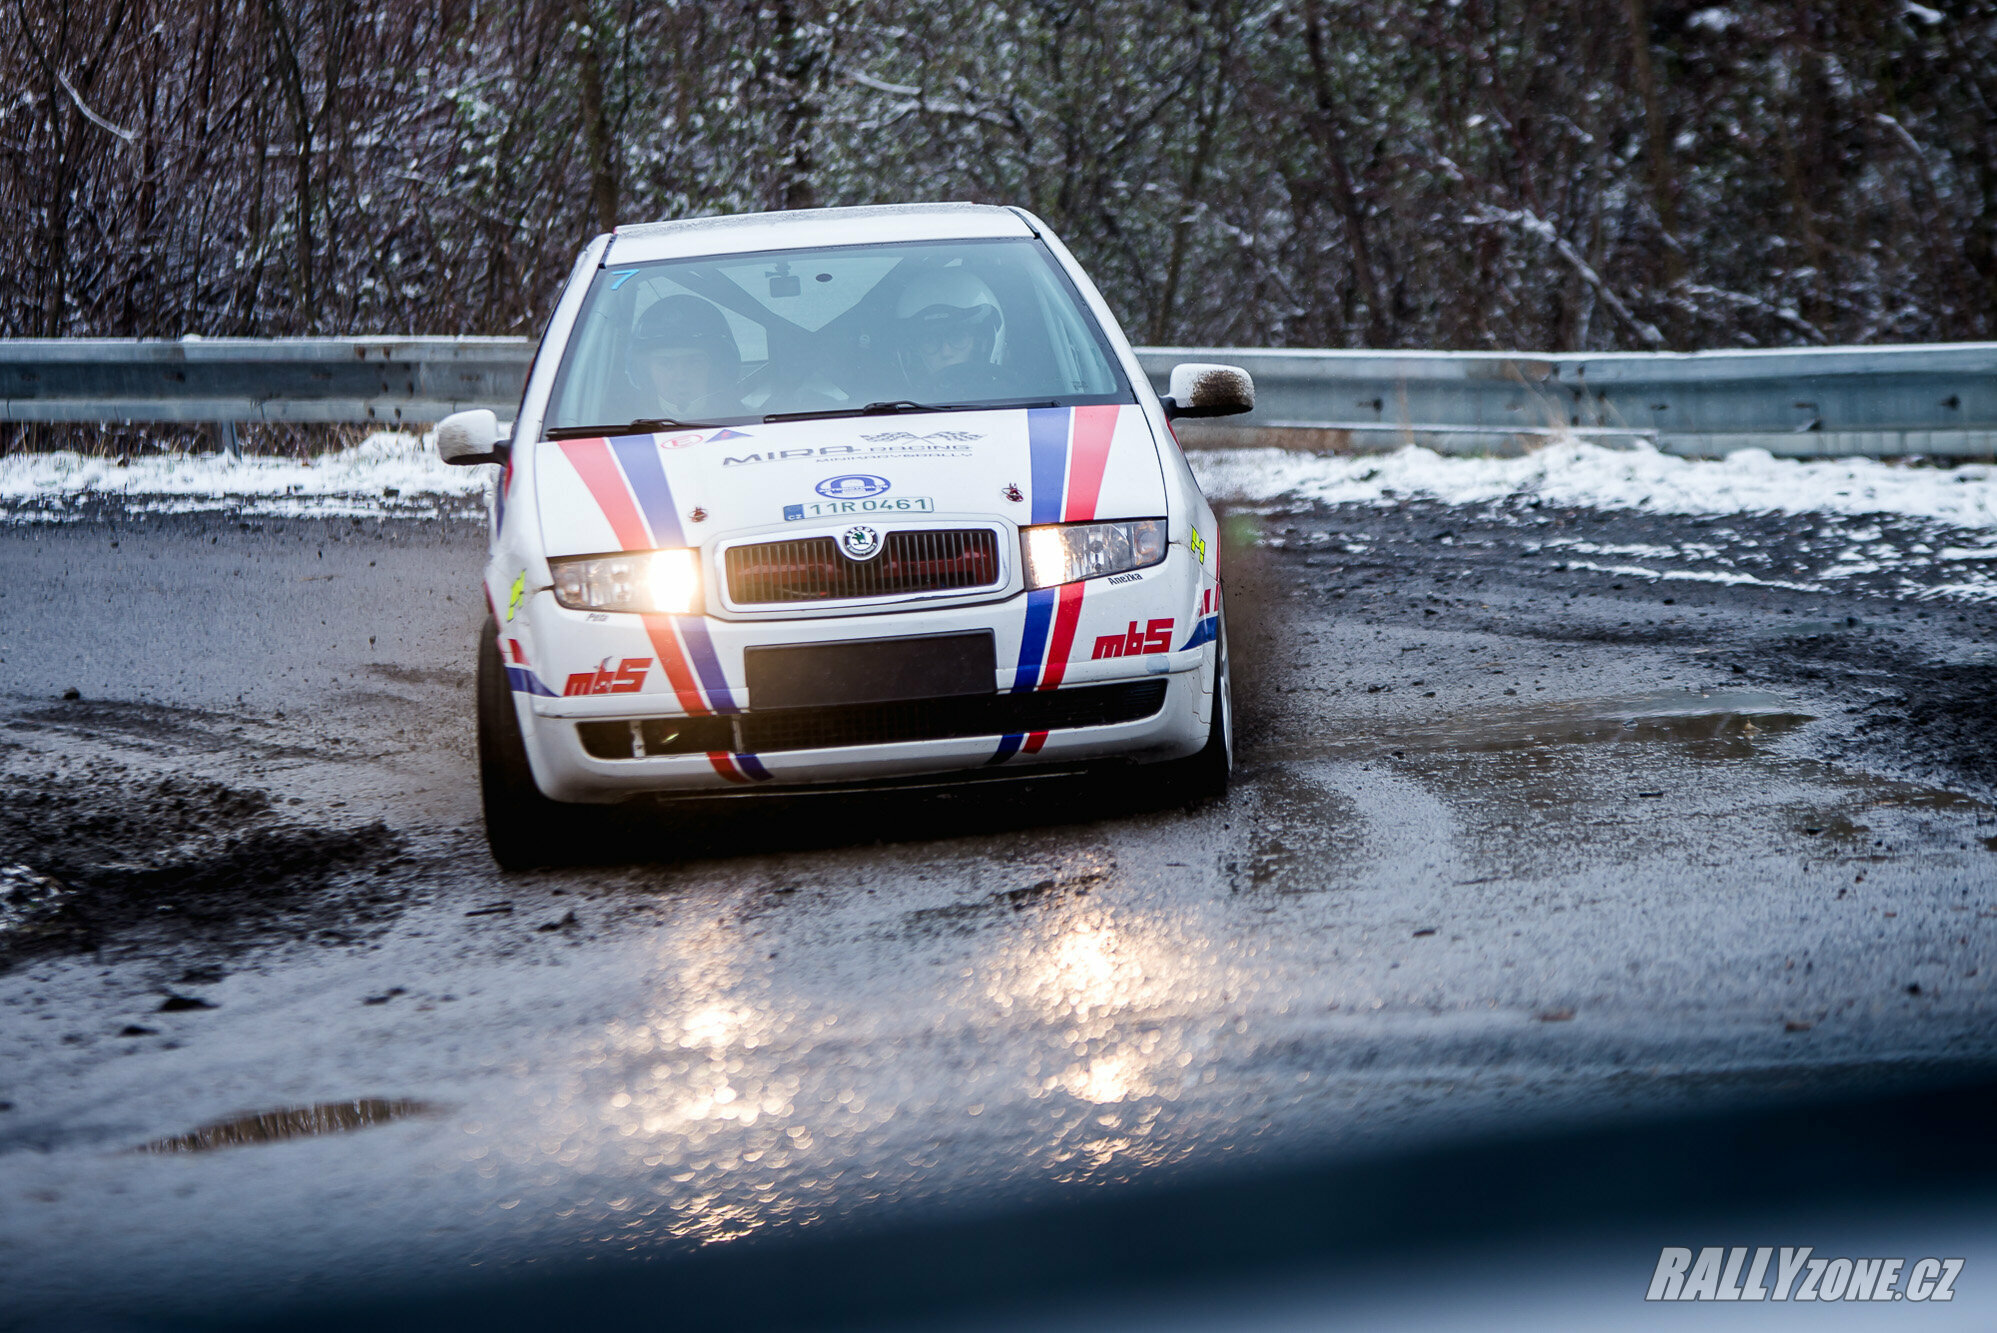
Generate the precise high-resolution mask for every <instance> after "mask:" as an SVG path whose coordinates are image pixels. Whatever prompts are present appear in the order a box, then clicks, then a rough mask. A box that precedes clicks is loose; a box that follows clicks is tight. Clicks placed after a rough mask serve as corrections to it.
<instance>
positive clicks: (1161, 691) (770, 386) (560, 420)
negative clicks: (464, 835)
mask: <svg viewBox="0 0 1997 1333" xmlns="http://www.w3.org/2000/svg"><path fill="white" fill-rule="evenodd" d="M1171 389H1172V395H1171V396H1170V397H1167V398H1165V399H1162V400H1161V399H1159V398H1158V397H1157V396H1156V395H1155V394H1154V393H1153V392H1152V391H1151V388H1150V386H1149V384H1148V383H1147V382H1146V380H1145V378H1144V375H1143V373H1142V371H1141V370H1140V368H1139V366H1138V363H1137V360H1136V358H1135V357H1134V356H1133V355H1132V353H1131V350H1130V347H1129V344H1128V343H1127V342H1126V341H1125V340H1124V337H1123V335H1122V333H1121V332H1120V331H1119V330H1118V328H1117V325H1116V321H1115V319H1114V318H1112V317H1111V315H1110V313H1109V310H1108V308H1107V307H1106V306H1105V305H1104V304H1103V300H1102V297H1101V295H1100V294H1099V293H1098V292H1097V291H1096V289H1095V287H1094V285H1093V284H1092V283H1091V282H1090V281H1089V279H1088V276H1087V275H1086V274H1085V273H1083V271H1082V270H1081V268H1080V266H1079V265H1078V264H1077V263H1076V262H1075V259H1074V257H1073V256H1072V255H1070V254H1069V253H1068V251H1067V249H1066V247H1064V246H1063V245H1062V244H1061V242H1060V241H1059V240H1058V239H1056V238H1055V237H1054V235H1053V234H1052V233H1051V232H1049V231H1048V229H1047V228H1046V226H1045V225H1044V224H1042V223H1041V222H1040V221H1039V220H1038V219H1036V218H1034V217H1033V216H1032V215H1030V214H1028V213H1025V212H1022V211H1020V210H1018V209H1011V208H991V207H981V206H973V205H967V204H934V205H910V206H905V207H894V208H847V209H823V210H813V211H808V212H793V213H774V214H763V215H753V216H744V217H726V218H707V219H700V220H696V221H688V222H674V223H659V224H654V225H647V226H635V227H620V228H619V229H618V230H617V231H616V232H615V233H613V234H611V235H608V236H599V237H598V238H597V239H596V240H594V241H593V242H591V243H590V244H589V246H588V247H587V248H586V249H585V250H584V251H583V253H582V256H581V258H580V259H579V260H578V262H577V264H576V267H575V272H574V274H573V275H572V276H571V278H570V280H569V283H568V286H567V288H566V289H565V290H564V291H563V293H562V296H561V299H560V300H559V302H558V303H557V305H556V307H555V311H554V315H553V317H552V318H551V319H550V321H549V324H548V329H547V333H546V335H545V336H544V337H543V339H542V342H541V346H540V350H539V352H538V353H537V355H536V356H535V359H534V363H533V367H532V369H531V370H530V371H529V373H528V377H527V386H526V391H525V394H524V396H523V397H522V399H521V403H520V409H519V413H518V416H517V418H516V420H515V423H514V426H513V429H512V432H511V438H510V439H509V438H507V437H506V435H505V434H504V433H503V432H502V428H501V427H500V425H499V423H498V421H497V419H496V418H495V416H494V414H493V413H491V412H489V411H483V410H481V411H474V412H462V413H458V414H456V415H454V416H452V417H450V418H448V419H447V420H445V421H444V422H443V423H441V424H440V425H439V427H438V431H437V443H438V451H439V453H440V454H441V456H442V457H444V458H445V459H446V460H448V461H450V462H453V463H467V464H470V463H498V464H500V465H501V466H502V471H501V473H500V475H499V478H498V481H497V486H496V489H495V494H494V498H493V503H492V550H491V560H490V562H489V563H488V564H487V566H486V572H485V591H486V596H487V598H488V600H489V602H490V603H491V608H492V620H491V623H490V625H489V626H488V627H487V630H486V633H485V635H484V639H483V642H482V643H481V646H480V650H479V651H480V659H479V691H478V707H479V742H480V760H481V775H482V780H483V787H484V800H485V816H486V828H487V833H488V837H489V840H490V843H491V846H492V849H493V853H494V855H495V857H496V858H497V859H498V860H499V862H500V863H501V864H502V865H505V866H508V867H512V866H522V865H529V864H536V863H538V862H540V861H541V860H542V859H544V857H546V856H547V855H549V854H550V853H554V854H559V844H560V842H561V840H562V838H563V837H564V836H565V830H564V821H565V819H567V818H568V817H570V816H571V815H573V813H574V811H575V808H576V806H578V805H584V804H605V803H612V802H618V801H624V800H629V799H631V798H633V797H638V796H659V795H668V796H671V795H697V794H701V793H713V792H719V791H742V790H756V789H776V788H785V787H798V786H811V787H821V788H822V787H825V786H854V785H860V786H866V785H906V784H909V783H912V782H930V781H935V780H938V779H939V778H942V777H946V776H948V777H962V776H966V775H979V776H987V777H1002V776H1007V775H1012V774H1017V773H1022V772H1032V773H1035V774H1039V773H1047V772H1052V771H1058V770H1059V769H1060V768H1062V767H1079V766H1087V765H1100V764H1102V763H1105V762H1109V761H1124V762H1135V763H1139V764H1153V765H1159V766H1161V767H1159V768H1154V769H1151V770H1147V771H1148V772H1151V773H1155V774H1156V775H1157V776H1158V778H1159V780H1161V781H1169V782H1171V783H1172V784H1174V790H1175V791H1183V792H1186V793H1188V794H1201V793H1216V792H1218V791H1220V790H1222V789H1224V788H1225V786H1226V783H1227V778H1228V773H1229V770H1230V768H1231V767H1232V762H1233V760H1232V739H1233V738H1232V734H1231V733H1232V730H1233V727H1232V725H1231V714H1230V703H1229V694H1228V668H1227V636H1226V632H1225V629H1224V621H1223V615H1222V613H1223V606H1222V600H1221V579H1220V570H1219V568H1218V556H1219V549H1218V544H1217V543H1216V542H1215V540H1214V520H1213V511H1212V510H1211V509H1210V508H1209V507H1208V505H1207V503H1206V500H1205V499H1204V498H1203V497H1202V496H1201V494H1200V491H1199V488H1198V486H1197V485H1196V484H1195V483H1194V481H1193V477H1192V474H1191V472H1190V471H1188V469H1187V467H1186V463H1185V460H1184V458H1183V457H1182V456H1181V454H1180V452H1179V449H1178V445H1177V442H1176V441H1175V440H1174V438H1173V436H1172V433H1171V430H1170V428H1169V427H1168V426H1167V424H1166V423H1167V421H1168V419H1169V418H1171V417H1173V416H1179V415H1201V416H1217V415H1221V414H1224V413H1228V412H1240V411H1247V410H1249V408H1250V407H1251V406H1252V403H1253V386H1252V385H1251V384H1250V383H1249V381H1248V377H1247V376H1246V375H1245V374H1244V373H1243V372H1241V371H1239V370H1237V369H1234V368H1231V367H1225V366H1205V365H1201V366H1181V367H1178V368H1177V369H1176V370H1175V371H1174V372H1173V377H1172V383H1171Z"/></svg>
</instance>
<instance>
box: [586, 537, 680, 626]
mask: <svg viewBox="0 0 1997 1333" xmlns="http://www.w3.org/2000/svg"><path fill="white" fill-rule="evenodd" d="M548 567H549V568H550V569H551V570H553V571H554V575H555V600H556V601H558V602H560V603H561V604H562V605H563V606H566V607H568V608H569V609H570V610H571V611H659V612H664V613H665V614H667V615H676V616H684V615H692V614H693V613H694V612H696V611H698V610H699V609H700V564H699V562H698V561H697V560H695V559H694V554H693V552H692V551H630V552H627V553H625V554H624V555H597V556H590V557H588V558H586V559H583V560H551V561H549V562H548Z"/></svg>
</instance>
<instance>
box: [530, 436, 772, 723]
mask: <svg viewBox="0 0 1997 1333" xmlns="http://www.w3.org/2000/svg"><path fill="white" fill-rule="evenodd" d="M558 447H559V448H560V449H561V451H562V454H563V456H564V457H566V458H567V459H568V460H569V465H570V466H571V467H573V468H574V469H575V470H576V475H577V476H578V477H580V478H581V479H582V484H583V486H584V487H585V488H587V489H588V491H589V493H590V497H591V498H592V499H594V500H595V501H596V506H597V508H598V509H599V510H601V511H602V513H603V517H604V519H605V521H607V522H608V523H609V524H610V530H611V532H612V533H613V534H615V536H616V538H617V543H618V545H619V546H620V547H621V548H622V549H624V550H626V551H651V550H657V549H660V548H662V547H684V546H685V545H687V540H686V533H685V530H684V529H683V528H682V527H681V525H680V516H679V508H678V506H676V505H675V504H674V503H673V490H672V484H671V483H670V482H668V481H667V480H666V469H665V464H664V462H663V461H662V460H661V459H660V457H659V444H658V439H657V437H656V436H652V435H623V436H619V437H617V438H615V439H607V438H605V439H593V440H563V441H560V443H559V445H558ZM641 619H642V620H643V622H644V625H645V632H646V634H647V635H648V636H649V637H650V638H651V640H652V647H653V649H654V650H655V651H656V652H657V653H658V655H659V667H660V669H661V670H663V671H664V672H665V674H666V683H667V684H669V685H670V686H671V687H672V690H673V693H674V694H675V695H676V696H677V697H678V699H679V702H680V707H681V708H683V709H685V710H686V712H687V713H688V714H689V715H691V716H696V717H697V716H701V715H704V714H707V713H739V712H741V711H742V708H741V705H740V704H738V703H737V702H736V701H735V695H734V692H733V690H732V689H731V688H730V687H729V684H728V677H727V675H726V674H725V673H724V672H723V671H722V669H721V661H720V659H719V658H718V657H717V656H716V655H715V652H714V643H713V640H712V639H711V638H710V637H709V636H708V632H707V621H706V618H705V617H702V616H668V615H650V614H648V615H645V616H643V617H641Z"/></svg>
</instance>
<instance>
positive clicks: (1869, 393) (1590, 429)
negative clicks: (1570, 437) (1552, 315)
mask: <svg viewBox="0 0 1997 1333" xmlns="http://www.w3.org/2000/svg"><path fill="white" fill-rule="evenodd" d="M1138 359H1139V361H1141V362H1142V363H1143V365H1144V368H1145V371H1146V373H1148V374H1149V375H1150V376H1151V378H1152V380H1153V382H1154V383H1156V384H1158V385H1159V386H1160V387H1162V386H1163V384H1164V381H1165V376H1166V375H1167V374H1168V373H1169V372H1170V370H1171V367H1172V366H1173V365H1175V364H1176V363H1178V362H1181V361H1227V362H1230V363H1233V364H1236V365H1239V366H1241V367H1243V368H1244V369H1246V370H1247V371H1248V372H1249V373H1250V374H1251V375H1253V376H1254V377H1255V390H1256V409H1255V411H1254V412H1253V413H1250V414H1249V415H1247V416H1244V417H1241V418H1238V419H1230V420H1229V421H1227V422H1214V423H1211V424H1207V423H1198V422H1188V423H1185V425H1184V427H1182V428H1181V431H1180V434H1181V438H1182V439H1184V440H1185V441H1186V442H1187V443H1188V444H1190V443H1192V442H1193V439H1194V438H1195V437H1198V438H1200V439H1201V441H1202V442H1206V443H1216V444H1218V443H1222V442H1225V443H1229V444H1255V443H1269V444H1281V445H1285V446H1287V447H1291V448H1296V447H1300V446H1301V447H1305V448H1319V449H1325V450H1339V451H1343V450H1348V449H1361V450H1365V449H1394V448H1399V447H1400V446H1401V445H1402V444H1406V443H1417V444H1422V445H1425V446H1427V447H1429V448H1433V449H1436V450H1438V451H1440V452H1447V453H1481V452H1495V453H1514V452H1519V451H1521V450H1523V449H1528V448H1532V447H1535V446H1536V445H1538V444H1543V443H1545V442H1546V440H1547V439H1549V438H1551V437H1554V436H1559V435H1563V434H1570V433H1571V434H1577V435H1582V436H1586V437H1588V438H1591V439H1597V440H1613V439H1615V438H1617V437H1623V438H1632V437H1633V438H1638V439H1646V440H1650V441H1652V442H1653V443H1655V444H1656V445H1657V446H1658V447H1659V448H1660V449H1663V450H1664V451H1666V452H1669V453H1676V454H1683V455H1687V456H1694V457H1718V456H1723V455H1725V454H1728V453H1731V452H1733V451H1734V450H1736V449H1750V448H1752V449H1766V450H1768V451H1769V452H1770V453H1773V454H1777V455H1786V456H1790V457H1814V458H1822V457H1839V456H1847V455H1870V456H1875V457H1884V456H1904V455H1911V454H1922V455H1929V456H1946V457H1987V456H1990V455H1993V454H1997V343H1954V344H1938V345H1934V346H1928V347H1836V348H1820V349H1809V350H1802V351H1738V352H1687V353H1669V352H1662V353H1660V352H1624V353H1606V354H1575V353H1564V354H1558V355H1535V354H1532V353H1518V352H1346V351H1265V350H1247V349H1220V348H1143V349H1140V350H1139V352H1138ZM1237 422H1238V424H1237Z"/></svg>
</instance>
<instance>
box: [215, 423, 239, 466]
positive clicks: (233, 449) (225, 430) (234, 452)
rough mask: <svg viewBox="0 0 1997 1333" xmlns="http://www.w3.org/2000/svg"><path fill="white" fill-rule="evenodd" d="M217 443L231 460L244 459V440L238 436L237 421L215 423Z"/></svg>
mask: <svg viewBox="0 0 1997 1333" xmlns="http://www.w3.org/2000/svg"><path fill="white" fill-rule="evenodd" d="M215 443H217V444H219V445H221V446H222V452H223V453H225V454H227V455H228V456H229V458H230V460H231V461H233V462H238V463H240V462H241V461H242V460H243V442H242V441H241V440H239V439H237V438H236V423H235V422H233V421H218V422H216V423H215Z"/></svg>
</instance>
